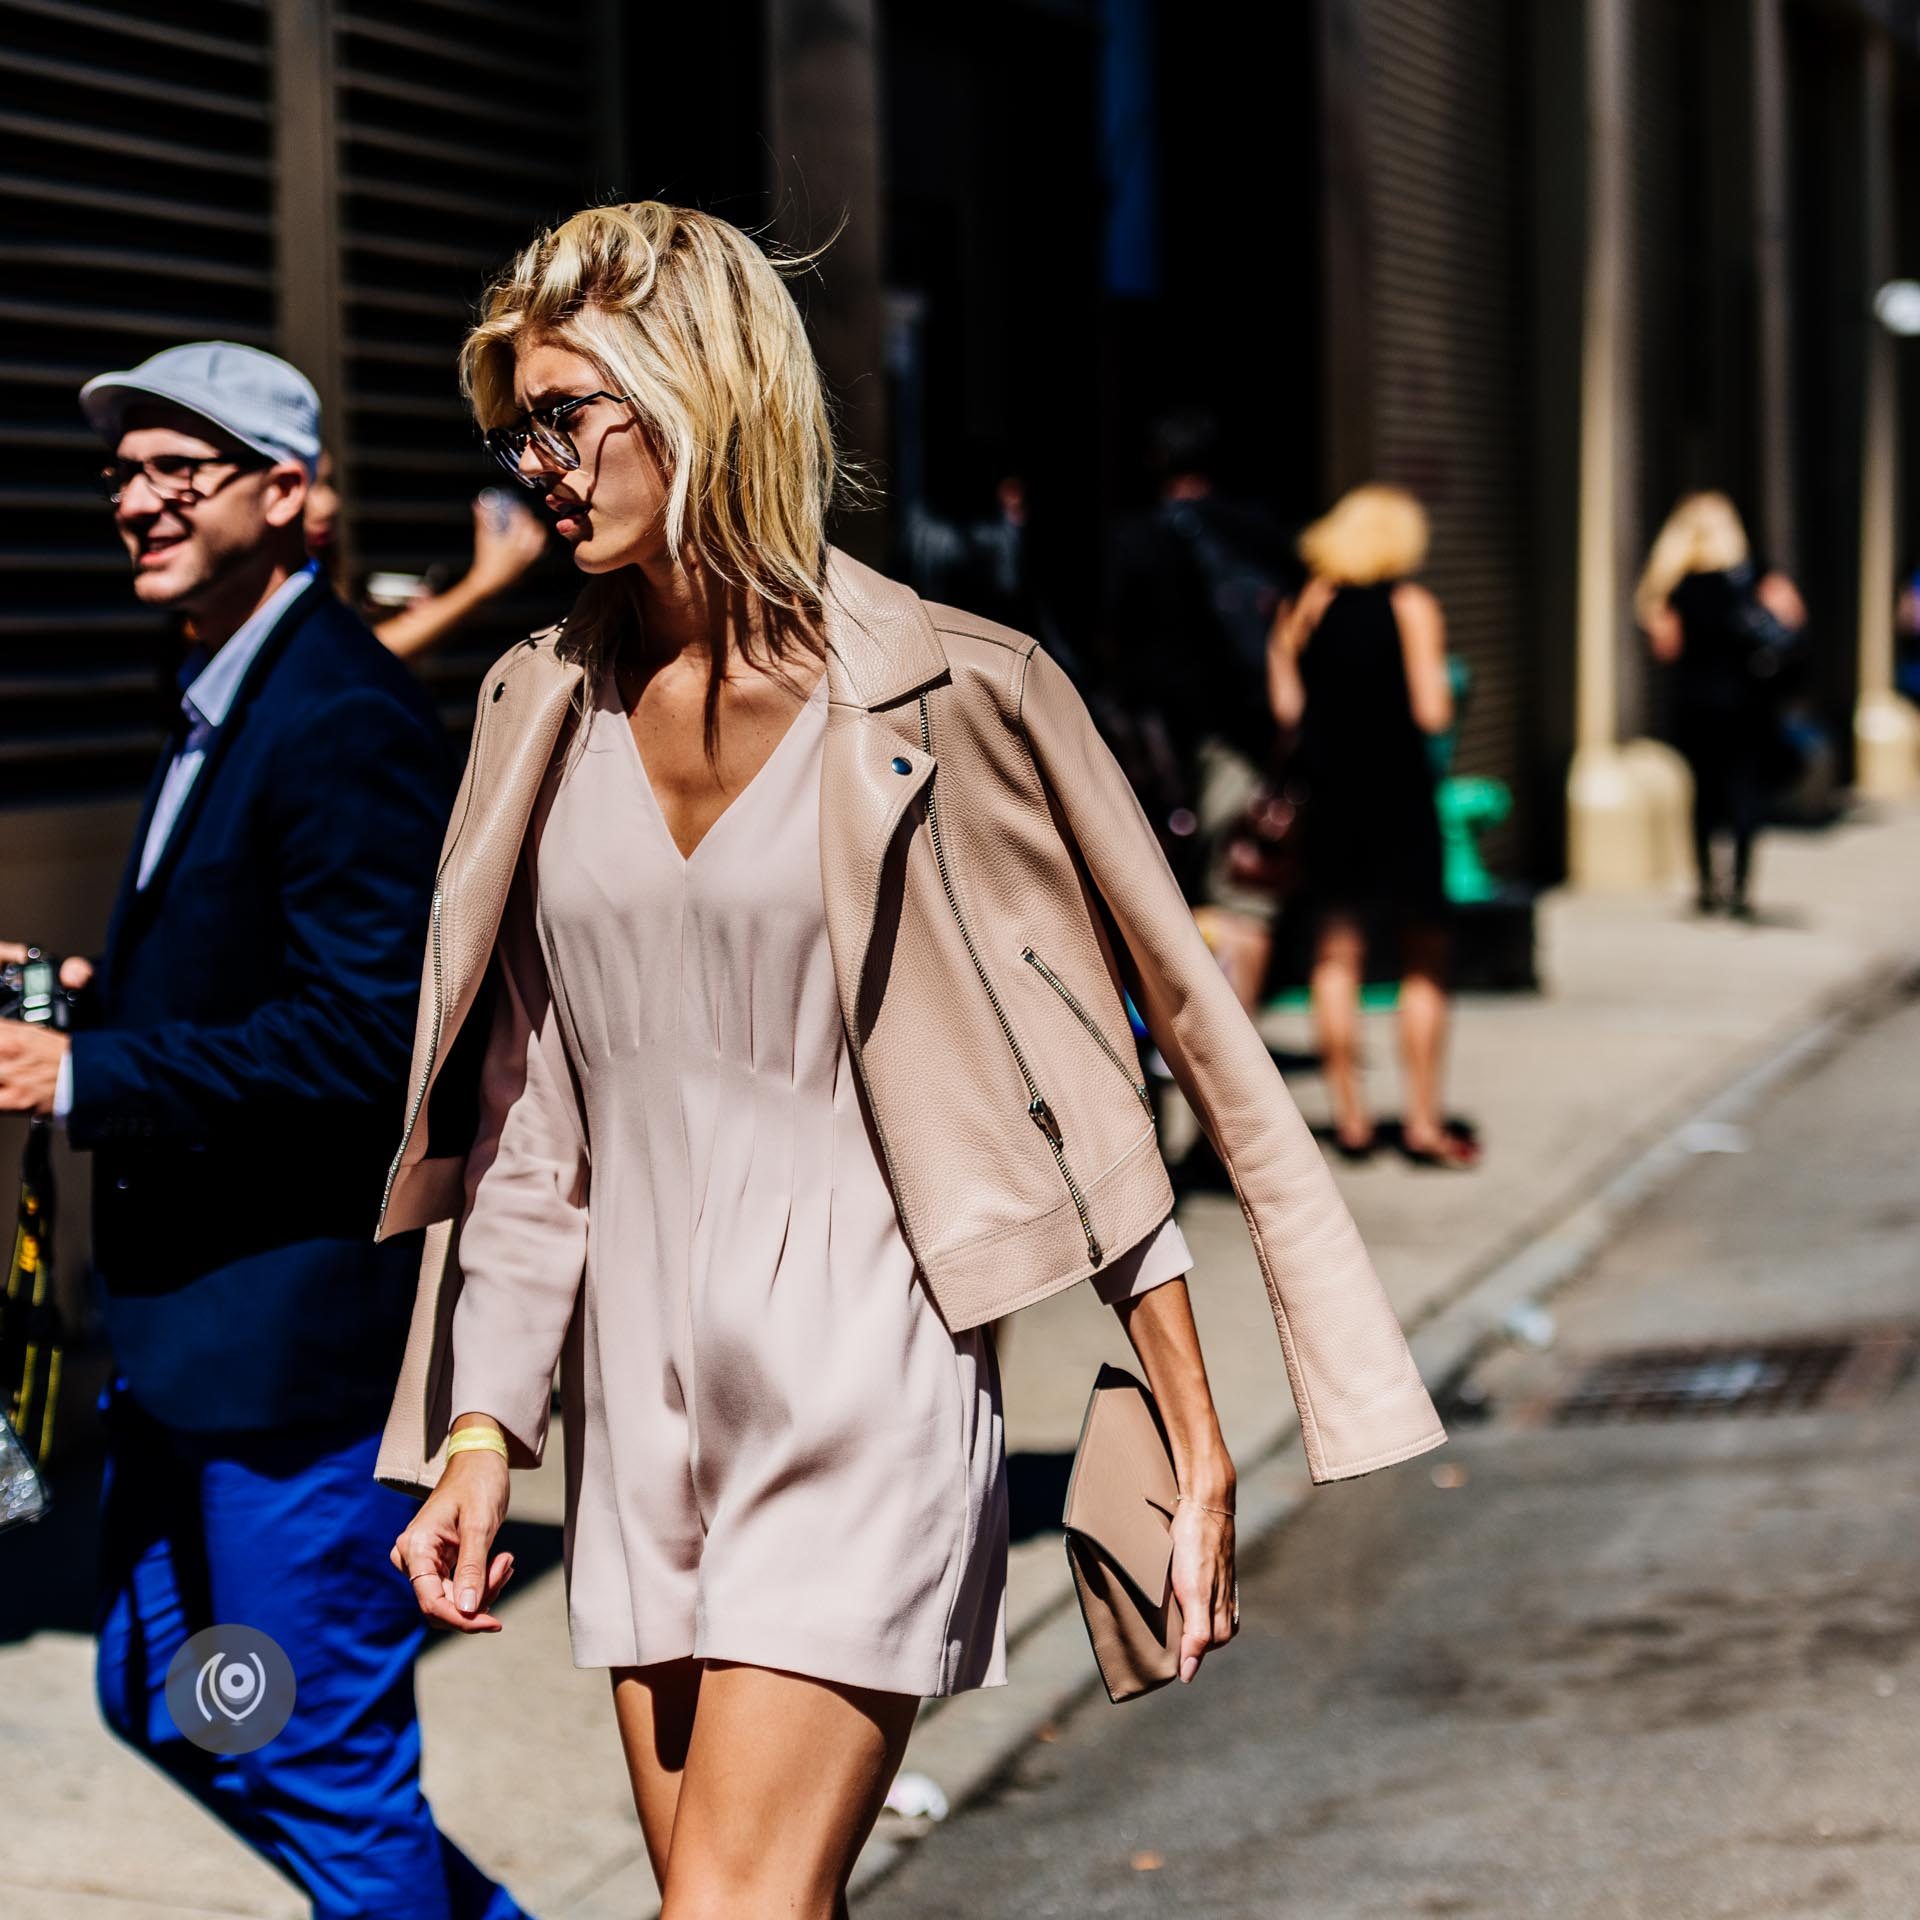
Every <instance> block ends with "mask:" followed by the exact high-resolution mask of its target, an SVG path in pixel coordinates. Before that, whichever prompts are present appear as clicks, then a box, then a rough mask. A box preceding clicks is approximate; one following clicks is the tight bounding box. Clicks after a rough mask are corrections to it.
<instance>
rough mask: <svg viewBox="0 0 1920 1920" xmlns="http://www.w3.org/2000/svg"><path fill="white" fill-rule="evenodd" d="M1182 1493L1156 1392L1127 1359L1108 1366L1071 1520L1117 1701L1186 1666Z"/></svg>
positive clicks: (1095, 1635)
mask: <svg viewBox="0 0 1920 1920" xmlns="http://www.w3.org/2000/svg"><path fill="white" fill-rule="evenodd" d="M1178 1493H1179V1485H1178V1483H1177V1481H1176V1480H1175V1478H1174V1472H1173V1455H1172V1453H1171V1451H1170V1450H1169V1448H1168V1446H1167V1436H1166V1431H1165V1429H1164V1428H1163V1427H1162V1426H1161V1424H1160V1409H1159V1408H1158V1407H1157V1406H1155V1405H1154V1400H1153V1395H1152V1394H1151V1393H1150V1392H1149V1391H1148V1389H1147V1387H1146V1385H1145V1383H1144V1382H1143V1381H1140V1380H1136V1379H1135V1378H1134V1376H1133V1375H1132V1374H1130V1373H1129V1372H1127V1370H1126V1369H1125V1368H1124V1367H1114V1366H1103V1367H1101V1369H1100V1372H1099V1374H1098V1376H1097V1377H1096V1378H1095V1380H1094V1383H1093V1394H1092V1397H1091V1398H1090V1399H1089V1400H1088V1401H1087V1417H1086V1418H1085V1420H1083V1421H1082V1422H1081V1424H1080V1443H1079V1445H1078V1446H1077V1447H1076V1448H1075V1449H1074V1455H1073V1476H1072V1478H1071V1479H1070V1480H1069V1481H1068V1482H1067V1506H1066V1512H1065V1513H1064V1514H1063V1515H1062V1516H1061V1524H1062V1525H1063V1526H1064V1527H1065V1529H1066V1535H1067V1565H1068V1566H1069V1568H1071V1570H1072V1572H1073V1585H1074V1591H1075V1592H1076V1593H1077V1594H1078V1595H1079V1596H1080V1614H1081V1617H1082V1619H1084V1620H1085V1621H1086V1623H1087V1635H1088V1637H1089V1638H1090V1639H1091V1640H1092V1642H1093V1657H1094V1659H1095V1660H1096V1661H1097V1662H1098V1663H1099V1667H1100V1678H1101V1679H1102V1680H1104V1681H1105V1682H1106V1687H1107V1697H1108V1699H1110V1700H1112V1701H1114V1702H1116V1703H1118V1702H1119V1701H1122V1700H1131V1699H1133V1698H1134V1697H1135V1696H1136V1695H1138V1694H1142V1693H1151V1692H1152V1691H1153V1690H1154V1688H1156V1687H1164V1686H1165V1685H1166V1684H1167V1682H1168V1681H1170V1680H1172V1679H1173V1678H1174V1677H1175V1675H1176V1674H1177V1673H1178V1671H1179V1666H1180V1627H1181V1618H1180V1603H1179V1602H1178V1601H1177V1600H1176V1599H1175V1598H1174V1597H1173V1583H1172V1578H1171V1574H1172V1566H1173V1506H1174V1499H1175V1497H1176V1495H1177V1494H1178Z"/></svg>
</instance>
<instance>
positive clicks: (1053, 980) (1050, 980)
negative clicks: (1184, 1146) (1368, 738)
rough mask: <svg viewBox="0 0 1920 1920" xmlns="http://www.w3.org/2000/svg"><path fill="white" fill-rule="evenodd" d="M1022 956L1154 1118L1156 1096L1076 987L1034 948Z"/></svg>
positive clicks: (1021, 953)
mask: <svg viewBox="0 0 1920 1920" xmlns="http://www.w3.org/2000/svg"><path fill="white" fill-rule="evenodd" d="M1020 958H1021V959H1022V960H1024V961H1025V962H1026V963H1027V965H1028V966H1030V967H1031V968H1032V969H1033V970H1034V972H1035V973H1037V974H1038V975H1039V976H1040V978H1041V979H1042V980H1044V981H1045V982H1046V983H1047V985H1048V986H1050V987H1051V988H1052V989H1053V990H1054V992H1055V993H1057V994H1058V995H1059V996H1060V998H1061V999H1062V1000H1064V1001H1065V1002H1066V1003H1067V1005H1068V1007H1070V1008H1071V1009H1072V1012H1073V1017H1074V1018H1075V1019H1076V1020H1078V1021H1079V1022H1080V1024H1081V1025H1082V1026H1083V1027H1085V1028H1086V1030H1087V1032H1088V1033H1089V1034H1090V1035H1091V1036H1092V1038H1093V1044H1094V1045H1095V1046H1096V1047H1098V1048H1099V1049H1100V1051H1101V1052H1102V1053H1104V1054H1105V1055H1106V1056H1107V1058H1108V1059H1109V1060H1111V1061H1112V1062H1113V1068H1114V1071H1115V1072H1116V1073H1117V1074H1119V1076H1120V1077H1121V1079H1123V1080H1124V1081H1125V1082H1126V1083H1127V1085H1128V1086H1130V1087H1131V1088H1132V1089H1133V1095H1134V1098H1135V1099H1136V1100H1138V1101H1139V1102H1140V1104H1141V1105H1142V1106H1143V1107H1145V1108H1146V1110H1147V1117H1148V1118H1149V1119H1151V1118H1152V1117H1153V1095H1152V1094H1151V1093H1150V1092H1149V1091H1148V1089H1147V1084H1146V1082H1145V1081H1144V1080H1136V1079H1135V1078H1134V1077H1133V1075H1132V1073H1131V1072H1130V1071H1129V1070H1128V1067H1127V1064H1126V1062H1125V1061H1124V1060H1122V1059H1121V1058H1120V1056H1119V1054H1117V1053H1116V1052H1115V1051H1114V1050H1113V1042H1112V1041H1111V1040H1109V1039H1108V1038H1107V1036H1106V1035H1105V1034H1104V1033H1103V1032H1101V1030H1100V1025H1099V1022H1098V1021H1096V1020H1095V1019H1094V1017H1093V1015H1092V1014H1090V1013H1089V1012H1088V1011H1087V1010H1086V1008H1085V1007H1083V1006H1082V1005H1081V1004H1080V1002H1079V1001H1078V1000H1077V999H1075V998H1074V993H1073V989H1072V988H1071V987H1069V986H1068V985H1067V983H1066V982H1065V981H1064V980H1062V979H1061V978H1060V976H1059V975H1058V974H1057V973H1055V972H1054V970H1053V969H1052V968H1051V967H1050V966H1048V965H1047V963H1046V962H1045V961H1044V960H1042V959H1041V958H1040V956H1039V955H1038V954H1037V953H1035V952H1034V950H1033V949H1032V948H1031V947H1022V948H1021V949H1020Z"/></svg>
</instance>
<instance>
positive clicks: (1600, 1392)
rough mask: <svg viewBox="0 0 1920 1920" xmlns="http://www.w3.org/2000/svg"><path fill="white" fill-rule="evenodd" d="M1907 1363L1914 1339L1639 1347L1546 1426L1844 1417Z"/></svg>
mask: <svg viewBox="0 0 1920 1920" xmlns="http://www.w3.org/2000/svg"><path fill="white" fill-rule="evenodd" d="M1913 1355H1914V1340H1913V1337H1912V1336H1911V1335H1910V1334H1907V1333H1905V1332H1897V1331H1887V1332H1870V1333H1864V1334H1850V1335H1844V1336H1828V1337H1824V1338H1820V1339H1804V1340H1771V1341H1755V1342H1748V1343H1742V1344H1740V1345H1734V1346H1696V1347H1638V1348H1634V1349H1632V1350H1630V1351H1628V1352H1625V1353H1616V1354H1609V1355H1607V1356H1606V1357H1605V1358H1603V1359H1600V1360H1597V1361H1595V1362H1594V1363H1593V1364H1592V1365H1591V1366H1589V1367H1588V1368H1587V1370H1586V1372H1585V1373H1584V1374H1583V1375H1582V1376H1581V1377H1580V1380H1579V1381H1578V1383H1577V1384H1576V1385H1575V1386H1574V1387H1573V1388H1572V1390H1571V1391H1570V1392H1568V1393H1566V1394H1563V1395H1562V1396H1561V1397H1560V1398H1559V1399H1558V1400H1557V1401H1555V1402H1554V1403H1553V1404H1552V1406H1551V1407H1550V1408H1548V1409H1547V1418H1548V1419H1549V1421H1550V1422H1551V1423H1552V1424H1553V1425H1554V1426H1560V1427H1564V1426H1574V1425H1595V1424H1613V1423H1619V1422H1624V1421H1630V1420H1632V1421H1639V1420H1705V1419H1715V1418H1731V1417H1735V1416H1742V1415H1754V1414H1770V1413H1807V1412H1811V1411H1813V1410H1814V1409H1815V1408H1819V1409H1821V1410H1823V1411H1824V1410H1847V1409H1852V1408H1856V1407H1862V1406H1869V1405H1871V1404H1873V1403H1874V1402H1875V1401H1878V1400H1882V1399H1885V1397H1886V1396H1887V1395H1888V1394H1889V1393H1891V1392H1892V1391H1893V1389H1894V1388H1895V1387H1896V1386H1897V1385H1898V1384H1899V1382H1900V1380H1901V1379H1902V1377H1903V1376H1904V1375H1905V1373H1906V1371H1907V1368H1908V1366H1909V1365H1910V1364H1911V1362H1912V1360H1913Z"/></svg>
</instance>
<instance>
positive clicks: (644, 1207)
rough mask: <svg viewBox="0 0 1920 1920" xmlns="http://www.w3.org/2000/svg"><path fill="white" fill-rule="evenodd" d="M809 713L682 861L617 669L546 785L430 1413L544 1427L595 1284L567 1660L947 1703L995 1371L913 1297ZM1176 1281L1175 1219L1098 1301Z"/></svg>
mask: <svg viewBox="0 0 1920 1920" xmlns="http://www.w3.org/2000/svg"><path fill="white" fill-rule="evenodd" d="M826 718H827V689H826V684H825V681H824V678H823V679H822V680H821V682H820V683H819V684H817V685H816V686H815V688H814V690H813V692H812V694H811V696H810V697H809V698H808V700H807V702H806V704H805V705H804V706H803V707H802V709H801V710H800V712H799V714H798V715H797V717H796V718H795V720H794V722H793V724H792V726H791V727H790V729H789V731H788V732H787V733H786V735H785V736H784V737H783V738H782V740H781V742H780V744H779V746H778V747H777V748H775V750H774V752H773V754H772V756H771V757H770V758H769V759H768V760H767V762H766V764H765V765H764V766H763V767H762V768H761V770H760V771H759V773H758V774H756V775H755V777H754V779H753V780H752V781H751V783H750V784H749V785H748V786H747V787H746V788H745V789H744V791H742V792H741V793H739V794H737V795H736V796H735V798H734V800H733V801H732V803H731V804H730V805H729V806H728V808H727V810H726V812H725V813H723V814H722V815H721V817H720V818H719V819H718V820H717V821H716V822H715V823H714V825H713V826H712V827H711V828H710V829H709V831H708V833H707V835H706V837H705V838H704V839H703V840H702V841H701V842H700V844H699V845H698V846H697V847H696V848H695V849H694V852H693V854H692V856H691V858H683V857H682V855H681V853H680V851H679V849H678V848H677V847H676V846H675V844H674V842H673V838H672V836H671V834H670V833H669V832H668V830H667V824H666V820H665V817H664V816H663V815H662V813H661V812H660V809H659V806H658V803H657V802H656V800H655V798H654V795H653V790H652V787H651V785H650V784H649V782H648V780H647V777H646V770H645V767H644V765H643V763H642V761H641V759H640V755H639V750H638V748H637V746H636V745H635V742H634V739H633V734H632V731H631V729H630V728H629V725H628V722H627V718H626V715H625V713H624V712H623V711H622V710H621V708H620V706H619V703H618V700H617V697H616V695H615V693H614V691H613V687H612V682H611V678H610V677H603V678H602V680H601V682H600V684H599V685H598V687H597V689H596V694H595V704H594V707H593V710H592V712H591V713H590V714H589V715H588V717H587V720H586V723H585V725H584V727H583V728H582V729H581V732H580V736H579V738H578V740H577V742H576V743H575V747H574V750H573V751H571V752H569V753H565V754H563V755H562V756H561V757H560V758H559V759H558V760H557V762H556V766H555V769H554V771H553V772H552V773H551V774H549V776H548V779H547V782H546V785H545V787H544V789H543V791H542V794H541V797H540V801H539V803H538V806H537V808H536V811H535V814H534V818H533V822H532V825H531V828H530V830H529V833H528V838H527V844H526V851H525V853H524V855H523V858H522V864H521V868H520V871H519V874H518V876H517V878H516V881H515V884H514V888H513V891H512V895H511V897H510V900H509V904H508V907H507V913H506V918H505V922H504V924H503V926H502V928H501V932H500V941H499V957H500V962H501V973H502V991H500V992H499V994H498V995H497V998H496V1003H495V1015H494V1022H493V1026H492V1030H491V1037H490V1040H489V1045H488V1056H487V1066H486V1072H485V1075H484V1080H483V1093H482V1112H481V1123H480V1128H479V1137H478V1139H477V1141H476V1145H475V1149H474V1152H473V1154H472V1156H471V1158H470V1161H469V1165H468V1203H467V1210H466V1213H465V1215H464V1218H463V1224H462V1228H461V1240H460V1254H461V1265H462V1268H463V1271H464V1276H465V1284H464V1287H463V1290H462V1292H461V1295H460V1301H459V1306H458V1308H457V1310H456V1312H455V1315H454V1323H453V1356H454V1382H453V1406H454V1409H455V1411H456V1413H460V1412H484V1413H490V1414H493V1415H494V1416H495V1417H496V1418H497V1419H499V1420H500V1421H501V1422H502V1424H503V1425H505V1426H506V1427H507V1428H508V1429H509V1430H510V1431H512V1432H515V1433H517V1434H519V1435H520V1436H521V1437H523V1438H526V1439H528V1440H531V1439H532V1438H533V1437H534V1435H535V1434H536V1433H538V1432H540V1431H542V1430H543V1429H544V1425H545V1421H546V1417H547V1406H548V1399H549V1382H550V1379H551V1376H552V1372H553V1367H554V1363H555V1360H556V1358H557V1356H558V1355H559V1352H560V1349H561V1344H562V1341H563V1338H564V1337H565V1334H566V1330H567V1325H568V1320H569V1317H570V1316H571V1314H572V1313H573V1311H574V1308H575V1298H576V1282H577V1281H581V1276H582V1274H583V1273H584V1280H583V1282H581V1285H580V1289H579V1311H580V1316H581V1324H580V1326H579V1328H578V1329H577V1333H576V1337H577V1340H578V1346H577V1348H575V1349H573V1350H572V1352H573V1357H574V1358H575V1359H577V1363H578V1365H579V1368H580V1379H581V1384H582V1387H583V1390H584V1391H583V1399H584V1408H585V1419H584V1422H583V1423H582V1424H583V1431H582V1432H580V1433H579V1434H578V1435H570V1436H569V1443H570V1446H572V1447H573V1448H575V1449H576V1450H577V1452H578V1455H579V1458H578V1461H577V1464H572V1463H570V1464H572V1470H570V1472H569V1475H568V1479H569V1483H570V1484H569V1501H568V1513H567V1574H568V1600H569V1613H570V1619H571V1627H572V1639H573V1656H574V1660H575V1663H576V1664H577V1665H580V1666H587V1667H592V1666H635V1665H646V1664H649V1663H651V1662H654V1661H658V1660H668V1659H673V1658H677V1657H680V1656H684V1655H695V1656H701V1657H706V1658H711V1659H720V1660H736V1661H746V1662H750V1663H752V1664H755V1665H760V1666H769V1667H779V1668H785V1669H789V1670H792V1671H796V1672H800V1673H806V1674H811V1675H815V1676H818V1677H819V1678H822V1679H827V1680H836V1681H842V1682H847V1683H851V1684H854V1685H859V1686H868V1687H880V1688H886V1689H888V1690H891V1691H895V1692H902V1693H918V1694H946V1693H956V1692H959V1691H961V1690H963V1689H965V1688H969V1687H977V1686H994V1685H998V1684H1000V1683H1001V1682H1003V1681H1004V1679H1005V1677H1006V1634H1005V1603H1006V1556H1007V1504H1006V1501H1007V1495H1006V1464H1005V1453H1004V1440H1003V1430H1002V1419H1001V1405H1000V1379H999V1373H998V1369H997V1366H996V1363H995V1356H994V1348H993V1342H992V1339H991V1338H990V1336H989V1334H988V1331H987V1329H986V1328H984V1327H974V1328H969V1329H967V1330H966V1331H964V1332H960V1333H953V1332H950V1331H949V1330H948V1328H947V1326H946V1325H945V1323H944V1322H943V1321H942V1320H941V1318H940V1315H939V1313H938V1311H937V1310H936V1309H935V1307H934V1304H933V1301H932V1298H931V1296H930V1295H929V1294H928V1293H927V1291H926V1289H925V1287H924V1285H923V1284H922V1282H921V1279H920V1277H919V1274H918V1272H917V1270H916V1268H915V1265H914V1260H913V1256H912V1254H911V1253H910V1252H909V1250H908V1248H907V1244H906V1241H905V1239H904V1238H903V1237H902V1234H901V1231H900V1224H899V1219H898V1216H897V1214H896V1212H895V1210H894V1205H893V1200H892V1196H891V1193H890V1191H889V1188H888V1184H887V1178H886V1174H885V1171H884V1168H883V1165H882V1162H881V1159H880V1155H879V1151H878V1148H877V1146H876V1144H875V1140H874V1136H873V1134H872V1132H871V1130H870V1127H869V1124H868V1121H867V1119H866V1117H865V1114H864V1111H863V1104H862V1101H861V1099H860V1095H859V1087H858V1082H857V1080H856V1078H855V1074H854V1070H853V1067H852V1064H851V1062H850V1060H849V1058H848V1052H847V1043H846V1034H845V1029H844V1027H843V1025H842V1022H841V1017H840V1007H839V1001H838V998H837V995H836V992H835V985H834V972H833V964H832V956H831V954H830V952H829V949H828V944H827V932H826V922H825V917H824V906H823V901H822V893H821V884H820V842H819V780H820V765H821V751H822V744H823V740H824V737H825V732H826ZM589 1165H590V1167H591V1172H590V1173H589ZM589 1196H590V1199H589ZM1189 1264H1190V1262H1189V1259H1188V1256H1187V1250H1186V1245H1185V1242H1184V1240H1183V1239H1182V1238H1181V1236H1180V1231H1179V1228H1178V1227H1177V1226H1175V1225H1174V1224H1173V1223H1172V1222H1171V1221H1168V1222H1167V1223H1166V1224H1165V1225H1164V1226H1163V1227H1162V1228H1161V1229H1160V1231H1159V1232H1158V1233H1157V1234H1156V1235H1154V1236H1151V1237H1150V1238H1149V1240H1147V1241H1145V1242H1143V1243H1141V1245H1140V1246H1139V1247H1136V1248H1134V1249H1132V1250H1130V1252H1129V1253H1128V1254H1127V1255H1124V1256H1122V1257H1121V1258H1119V1259H1117V1260H1115V1261H1113V1262H1111V1263H1109V1265H1108V1267H1107V1268H1106V1269H1105V1270H1104V1271H1103V1272H1102V1273H1101V1274H1100V1275H1099V1276H1097V1277H1096V1285H1097V1286H1098V1289H1099V1291H1100V1293H1101V1296H1102V1297H1103V1298H1105V1299H1107V1300H1109V1301H1112V1300H1117V1299H1119V1298H1120V1297H1122V1295H1124V1294H1126V1293H1130V1292H1143V1291H1145V1290H1146V1289H1147V1288H1148V1287H1150V1286H1153V1285H1157V1284H1159V1283H1160V1282H1161V1281H1163V1280H1167V1279H1171V1278H1173V1277H1174V1276H1175V1275H1176V1274H1179V1273H1182V1272H1184V1271H1186V1269H1187V1267H1188V1265H1189Z"/></svg>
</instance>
